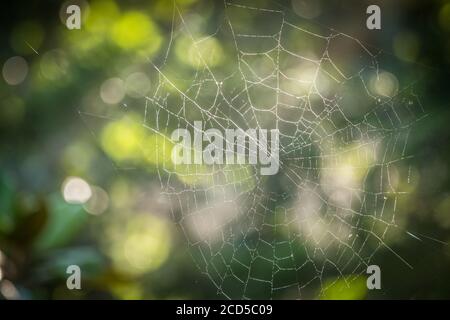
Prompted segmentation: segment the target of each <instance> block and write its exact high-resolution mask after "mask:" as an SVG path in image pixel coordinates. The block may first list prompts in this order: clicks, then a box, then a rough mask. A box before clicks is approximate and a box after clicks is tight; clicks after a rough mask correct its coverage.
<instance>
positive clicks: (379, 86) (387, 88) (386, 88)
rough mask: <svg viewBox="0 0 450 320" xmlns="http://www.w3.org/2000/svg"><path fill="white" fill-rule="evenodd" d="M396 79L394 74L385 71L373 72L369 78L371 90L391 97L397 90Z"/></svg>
mask: <svg viewBox="0 0 450 320" xmlns="http://www.w3.org/2000/svg"><path fill="white" fill-rule="evenodd" d="M398 86H399V84H398V80H397V77H396V76H395V75H393V74H392V73H390V72H387V71H381V72H379V73H378V74H374V75H373V76H372V78H371V79H370V88H371V90H372V91H373V92H374V93H375V94H377V95H380V96H383V97H388V98H391V97H393V96H395V95H396V94H397V92H398Z"/></svg>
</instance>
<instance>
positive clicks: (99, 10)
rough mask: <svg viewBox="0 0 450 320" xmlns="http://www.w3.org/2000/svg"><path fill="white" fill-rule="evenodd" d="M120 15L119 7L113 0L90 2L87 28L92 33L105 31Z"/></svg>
mask: <svg viewBox="0 0 450 320" xmlns="http://www.w3.org/2000/svg"><path fill="white" fill-rule="evenodd" d="M119 15H120V12H119V8H118V7H117V4H116V2H115V1H113V0H96V1H92V2H90V7H89V15H88V16H87V18H86V29H87V30H88V31H89V32H91V33H104V32H106V31H108V30H109V29H110V28H111V25H112V24H113V23H114V22H115V21H117V19H118V17H119Z"/></svg>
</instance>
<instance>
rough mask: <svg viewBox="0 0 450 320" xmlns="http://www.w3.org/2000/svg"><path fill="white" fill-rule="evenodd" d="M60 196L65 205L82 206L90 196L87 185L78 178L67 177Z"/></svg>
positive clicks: (89, 188) (89, 189)
mask: <svg viewBox="0 0 450 320" xmlns="http://www.w3.org/2000/svg"><path fill="white" fill-rule="evenodd" d="M62 194H63V196H64V200H65V201H66V202H67V203H72V204H83V203H86V202H87V201H88V200H89V199H90V198H91V196H92V190H91V187H90V186H89V184H88V183H87V182H86V181H85V180H83V179H81V178H78V177H68V178H66V180H64V183H63V185H62Z"/></svg>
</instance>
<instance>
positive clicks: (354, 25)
mask: <svg viewBox="0 0 450 320" xmlns="http://www.w3.org/2000/svg"><path fill="white" fill-rule="evenodd" d="M73 2H74V3H80V4H81V6H82V14H83V17H84V21H83V25H82V29H81V31H76V30H73V31H69V30H67V28H66V27H65V25H64V24H63V23H62V21H64V19H65V18H64V14H63V10H62V9H61V8H65V7H64V5H62V3H59V2H57V1H46V2H43V1H39V2H38V1H15V2H11V3H6V2H4V3H2V10H1V11H2V28H1V31H0V41H1V44H2V45H1V53H0V65H1V67H2V79H0V83H1V84H0V97H1V107H0V137H1V138H0V164H1V165H0V297H2V298H5V299H18V298H20V299H36V298H50V299H71V298H79V299H92V298H106V299H176V298H186V299H213V298H222V296H221V295H220V294H218V293H217V289H216V287H215V286H214V285H213V284H212V283H211V282H210V281H208V279H207V277H206V276H205V275H203V274H201V273H200V272H199V270H198V269H197V268H196V266H195V264H194V262H193V260H192V257H191V255H190V252H189V250H190V248H189V247H188V246H187V245H186V239H185V238H184V237H183V235H182V233H181V232H180V230H179V229H178V228H177V225H176V224H174V223H173V221H171V219H170V218H169V217H168V216H167V212H168V210H167V207H166V203H165V202H164V199H163V198H162V197H161V196H160V195H159V192H160V184H159V178H158V175H157V171H156V169H155V167H154V164H153V163H152V161H149V162H145V161H138V162H137V164H133V169H132V170H126V168H125V169H124V168H123V167H122V168H121V169H119V170H118V169H117V168H116V164H117V163H118V162H120V161H122V160H124V159H125V160H127V159H126V158H127V157H131V158H132V157H133V152H135V149H136V148H135V146H134V145H133V143H134V142H133V141H135V140H133V139H138V138H137V137H136V135H140V134H141V130H142V128H139V127H138V128H135V127H133V126H132V125H131V126H130V125H127V124H126V123H120V122H119V123H114V125H109V126H108V124H107V125H105V126H104V127H102V129H101V130H103V135H102V131H101V130H100V132H97V133H98V136H95V137H94V136H93V135H92V132H91V130H90V128H92V127H93V126H96V125H97V124H98V121H97V122H96V123H94V124H91V123H89V121H90V120H87V121H85V120H86V118H83V117H81V116H80V114H79V110H83V111H84V112H92V113H93V114H98V113H101V112H102V111H103V110H105V109H108V108H118V107H119V108H122V111H123V112H124V113H128V116H130V117H133V112H134V111H133V110H136V109H139V110H142V108H141V107H142V105H143V104H145V101H144V99H143V96H144V95H145V94H146V92H147V91H148V90H150V89H149V88H151V86H153V85H155V83H154V81H151V80H150V78H149V77H147V76H146V75H148V74H149V72H150V71H151V70H152V69H151V67H150V64H149V59H150V60H155V61H160V60H161V59H162V56H164V54H165V49H166V48H167V45H168V43H169V41H170V37H171V28H172V16H173V3H172V1H164V0H156V1H145V0H140V1H138V0H134V1H120V3H119V1H114V0H111V1H108V0H92V1H86V2H84V1H78V2H77V1H73ZM176 2H177V6H178V7H179V8H180V10H181V11H182V12H183V14H184V16H186V17H188V19H190V20H191V21H193V22H192V23H197V24H198V26H199V27H198V28H197V32H198V35H199V36H200V35H203V36H204V35H207V34H211V33H214V32H215V28H216V26H217V21H219V20H220V19H221V17H222V13H223V9H224V4H223V3H222V2H221V1H200V0H176ZM67 3H72V2H70V1H69V2H67ZM247 3H249V1H247ZM255 3H256V1H255ZM373 3H376V1H369V2H368V1H356V0H354V1H339V0H333V1H324V0H322V1H318V0H314V1H312V0H311V1H309V0H292V1H281V0H280V1H278V2H272V1H258V2H257V5H258V6H259V7H264V6H265V5H267V6H272V7H273V6H278V7H279V8H281V9H282V10H287V11H289V13H290V17H294V18H293V19H294V21H292V22H293V23H297V24H302V25H308V23H311V25H314V24H318V25H321V26H326V27H329V28H334V29H336V30H339V31H340V32H344V33H348V34H350V35H352V36H353V37H355V38H357V39H359V40H361V41H362V42H363V43H367V44H370V46H371V47H374V48H379V49H381V50H383V57H387V58H386V59H385V58H381V60H382V62H381V63H383V61H384V60H385V61H387V62H386V63H387V65H388V67H389V70H390V72H392V74H394V75H396V76H397V78H399V79H409V80H410V81H411V82H412V81H417V82H416V84H415V87H416V89H417V90H416V91H417V92H418V93H419V94H420V97H421V101H422V103H423V106H424V108H425V111H426V113H427V114H428V116H427V117H425V118H423V119H422V120H421V121H419V122H418V123H417V124H416V125H415V126H414V130H413V135H412V136H411V138H410V139H411V148H413V150H410V151H411V153H412V154H414V156H415V157H414V158H413V159H412V160H410V161H409V163H410V164H411V167H410V170H411V175H412V179H413V181H414V183H411V184H410V185H409V188H408V194H407V195H405V196H404V197H403V201H402V205H401V208H400V210H399V212H397V215H398V216H399V219H401V220H402V221H403V222H402V223H403V224H404V226H405V227H406V228H407V230H411V231H414V232H415V233H416V234H421V235H424V237H422V239H423V241H417V240H415V239H413V238H412V237H408V236H405V235H401V236H400V235H399V236H398V237H399V238H398V239H396V241H392V242H391V247H392V248H393V250H395V252H396V253H398V254H399V255H401V256H402V257H404V258H405V259H407V260H408V262H409V263H410V264H411V265H412V266H413V269H409V268H407V267H406V266H405V265H404V264H403V263H402V262H401V261H399V259H398V258H397V257H396V256H395V255H393V254H392V253H391V252H389V251H388V250H383V249H382V250H379V251H378V253H377V254H376V256H375V258H374V260H373V261H372V263H374V264H378V265H380V266H382V290H379V291H368V290H366V289H365V287H364V285H363V286H360V285H359V286H358V285H356V286H350V287H346V285H345V283H344V282H342V281H340V280H339V279H338V281H336V282H333V283H334V285H333V287H332V288H331V289H330V290H328V293H327V294H325V295H322V296H319V295H318V291H314V290H311V291H308V293H307V295H306V296H305V298H312V299H314V298H329V299H347V298H348V299H363V298H369V299H370V298H387V299H389V298H407V299H415V298H450V247H449V246H448V245H447V244H445V242H449V241H450V184H449V179H448V176H449V174H450V172H449V170H450V168H449V163H450V151H449V150H450V149H449V148H448V144H449V133H450V126H449V124H448V122H449V120H450V109H449V108H450V106H449V100H448V91H449V88H448V82H449V75H450V73H449V64H450V1H444V0H439V1H438V0H429V1H420V0H408V1H406V0H402V1H380V6H381V7H382V30H381V31H369V30H367V29H366V27H365V19H366V14H365V8H366V7H367V6H368V5H369V4H373ZM86 4H88V5H86ZM65 5H66V4H65ZM85 10H86V11H85ZM86 12H88V13H86ZM242 19H249V18H248V16H243V17H242ZM249 21H250V22H249ZM249 21H247V23H251V19H250V20H249ZM275 22H276V21H275V20H274V21H269V20H268V21H266V23H267V24H268V25H270V24H271V23H275ZM221 40H222V39H220V33H219V34H218V35H217V41H212V42H210V45H211V46H218V47H217V48H209V49H214V50H215V52H219V53H218V55H219V56H216V59H217V61H216V62H217V63H218V64H220V63H222V64H226V63H230V59H225V58H223V57H221V56H220V55H223V56H224V57H225V56H226V55H227V52H226V46H221V45H222V41H221ZM296 40H297V41H302V39H296ZM173 45H174V49H173V50H172V51H171V54H172V55H174V56H171V59H172V60H173V61H177V59H178V62H177V63H178V64H179V65H180V66H181V67H180V70H189V67H190V66H189V64H190V63H191V64H192V61H190V60H189V58H186V54H185V53H186V52H187V53H188V52H189V47H188V46H186V45H184V44H177V43H174V44H173ZM183 50H184V51H183ZM35 51H37V52H35ZM11 58H12V59H11ZM172 60H171V61H172ZM216 62H215V63H216ZM222 67H226V65H222ZM180 72H185V71H180ZM133 108H134V109H133ZM111 123H112V122H111V121H110V122H109V124H111ZM105 132H107V133H105ZM99 137H100V138H99ZM149 148H151V146H149ZM73 200H76V201H78V202H82V203H80V204H73V203H72V202H74V201H73ZM427 237H430V238H434V239H438V240H440V241H442V242H439V241H434V240H432V239H429V238H427ZM298 245H299V246H301V243H299V244H298ZM71 264H76V265H79V266H80V267H81V269H82V272H83V273H82V290H79V291H77V290H74V291H69V290H67V288H66V276H67V275H66V273H65V270H66V267H67V266H68V265H71ZM323 280H324V281H331V280H333V279H327V278H326V277H324V279H323ZM285 298H292V297H291V296H289V295H286V296H285ZM294 298H295V296H294Z"/></svg>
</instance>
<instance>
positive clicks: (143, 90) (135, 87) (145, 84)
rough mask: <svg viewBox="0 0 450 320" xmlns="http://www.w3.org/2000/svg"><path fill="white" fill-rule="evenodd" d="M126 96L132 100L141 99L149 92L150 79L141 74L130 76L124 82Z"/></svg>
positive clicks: (136, 73)
mask: <svg viewBox="0 0 450 320" xmlns="http://www.w3.org/2000/svg"><path fill="white" fill-rule="evenodd" d="M125 89H126V93H127V95H129V96H130V97H133V98H142V97H144V96H145V95H146V94H147V92H148V91H149V90H150V79H149V78H148V77H147V75H146V74H145V73H143V72H135V73H132V74H130V75H129V76H128V77H127V78H126V80H125Z"/></svg>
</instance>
